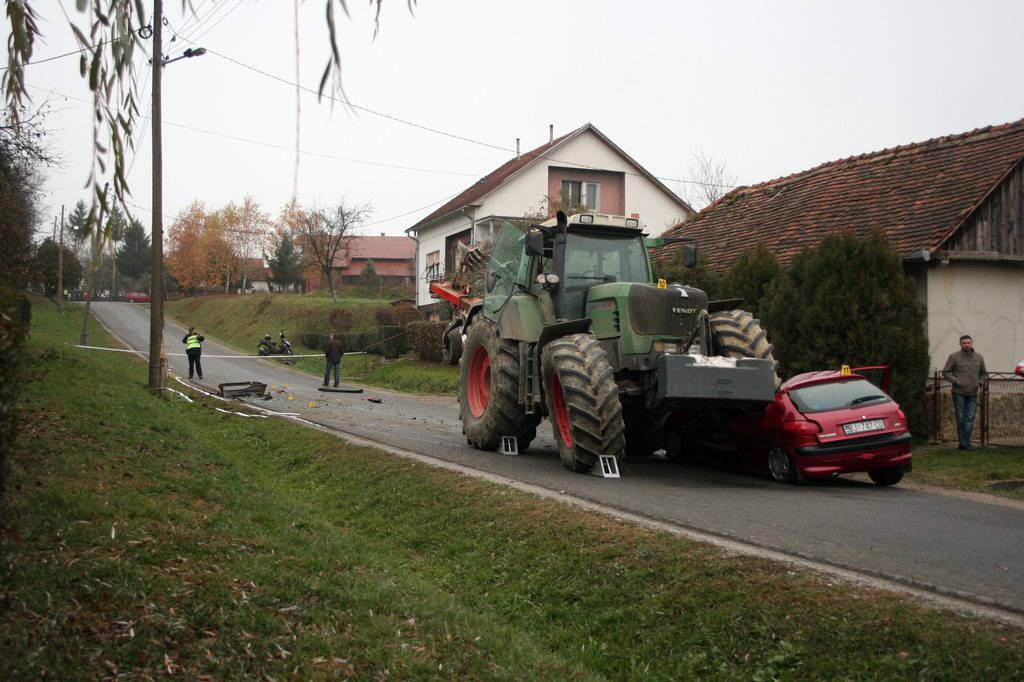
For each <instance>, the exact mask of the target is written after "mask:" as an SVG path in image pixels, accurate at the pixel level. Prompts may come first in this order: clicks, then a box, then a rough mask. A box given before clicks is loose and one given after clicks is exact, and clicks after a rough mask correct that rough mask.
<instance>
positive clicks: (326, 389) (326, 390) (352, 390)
mask: <svg viewBox="0 0 1024 682" xmlns="http://www.w3.org/2000/svg"><path fill="white" fill-rule="evenodd" d="M316 390H318V391H323V392H324V393H362V392H363V389H361V388H348V387H344V386H342V387H340V388H339V387H337V386H320V387H318V388H317V389H316Z"/></svg>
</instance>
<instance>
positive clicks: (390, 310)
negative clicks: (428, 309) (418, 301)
mask: <svg viewBox="0 0 1024 682" xmlns="http://www.w3.org/2000/svg"><path fill="white" fill-rule="evenodd" d="M373 314H374V317H375V318H376V319H377V324H379V325H398V326H400V327H404V326H405V325H407V324H409V323H410V322H416V321H417V320H419V319H421V316H420V311H419V310H417V309H416V306H414V305H410V304H409V303H402V304H400V305H393V306H387V307H386V308H377V310H376V311H374V313H373Z"/></svg>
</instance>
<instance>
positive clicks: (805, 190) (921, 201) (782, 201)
mask: <svg viewBox="0 0 1024 682" xmlns="http://www.w3.org/2000/svg"><path fill="white" fill-rule="evenodd" d="M1022 158H1024V119H1022V120H1020V121H1016V122H1014V123H1007V124H1004V125H998V126H989V127H987V128H980V129H978V130H972V131H971V132H968V133H962V134H960V135H949V136H947V137H939V138H935V139H932V140H928V141H926V142H920V143H916V144H908V145H904V146H902V147H894V148H892V149H883V150H882V151H879V152H873V153H870V154H862V155H860V156H853V157H850V158H848V159H841V160H839V161H832V162H829V163H824V164H822V165H820V166H817V167H816V168H812V169H810V170H807V171H803V172H802V173H796V174H794V175H789V176H786V177H783V178H779V179H777V180H770V181H768V182H764V183H761V184H758V185H753V186H751V187H739V188H737V189H735V190H733V191H731V192H729V193H728V194H726V195H725V196H723V197H722V198H720V199H719V200H718V201H716V202H715V203H713V204H711V205H710V206H708V207H707V208H705V209H704V210H703V211H701V212H700V213H698V214H697V216H696V217H695V218H693V219H691V220H689V221H687V222H685V223H682V224H680V225H677V226H676V227H674V228H673V229H672V230H669V231H668V232H666V233H665V234H664V235H663V236H665V237H670V236H686V237H695V238H696V239H697V240H698V246H699V248H700V250H701V252H702V253H703V254H704V255H705V256H706V257H707V259H708V262H709V264H710V265H711V267H713V268H715V269H719V270H721V269H726V268H729V267H731V266H732V264H733V263H734V262H735V260H736V258H737V256H738V255H739V254H740V253H741V252H742V251H743V250H744V249H745V248H747V247H748V246H752V245H754V244H756V243H757V242H762V243H764V244H765V245H766V246H767V247H768V248H769V249H770V250H771V251H772V252H774V253H775V255H776V256H778V258H779V260H780V261H781V262H783V263H788V262H789V261H790V260H791V259H792V258H793V256H794V255H796V254H797V253H799V252H800V251H802V250H804V249H806V248H808V247H811V246H814V245H816V244H817V243H818V242H820V241H821V239H822V238H823V237H825V236H826V235H830V234H838V233H842V232H847V231H852V232H853V233H855V234H857V235H858V236H866V235H868V234H870V233H871V232H873V231H875V230H881V231H882V232H883V233H885V234H886V235H887V236H888V238H889V241H890V243H891V244H892V245H893V247H894V248H896V249H897V250H898V251H899V252H900V253H901V254H902V255H903V256H904V257H906V256H909V255H911V254H913V253H916V252H919V251H923V250H927V251H929V252H930V251H935V250H936V249H938V248H939V247H940V246H941V245H942V243H943V242H944V241H946V239H948V238H949V237H950V236H951V235H952V234H953V233H954V232H955V231H956V229H957V228H958V227H959V226H960V225H961V223H963V221H964V220H965V219H966V218H968V217H969V216H970V214H971V212H972V211H973V210H974V209H975V207H977V206H978V204H980V203H981V202H982V200H984V199H985V197H986V196H987V195H988V193H989V192H990V191H992V190H993V189H994V188H995V187H996V186H997V185H998V184H999V182H1000V180H1002V179H1003V178H1004V177H1005V176H1006V174H1007V173H1009V172H1010V171H1011V170H1012V169H1013V168H1015V167H1016V165H1017V164H1018V163H1019V162H1020V161H1021V159H1022ZM676 248H678V246H667V247H663V248H662V249H659V250H658V251H657V252H656V253H655V254H654V257H655V258H658V259H661V258H666V257H670V256H671V255H673V253H674V250H675V249H676Z"/></svg>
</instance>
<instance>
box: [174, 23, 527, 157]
mask: <svg viewBox="0 0 1024 682" xmlns="http://www.w3.org/2000/svg"><path fill="white" fill-rule="evenodd" d="M184 40H185V41H186V42H189V43H192V44H193V45H196V43H193V42H192V41H191V40H188V39H184ZM206 51H207V52H209V53H210V54H214V55H217V56H218V57H220V58H221V59H224V60H226V61H229V62H231V63H233V64H235V65H237V66H241V67H242V68H244V69H249V70H250V71H254V72H256V73H258V74H260V75H262V76H265V77H267V78H271V79H273V80H276V81H278V82H280V83H284V84H285V85H289V86H291V87H293V88H298V89H300V90H304V91H305V92H308V93H310V94H313V95H316V96H317V97H323V98H324V99H328V100H331V101H333V102H338V103H339V104H344V105H345V106H348V107H351V108H353V109H356V110H359V111H365V112H366V113H368V114H373V115H374V116H380V117H381V118H386V119H388V120H389V121H394V122H396V123H401V124H403V125H407V126H411V127H413V128H419V129H420V130H426V131H427V132H431V133H434V134H436V135H443V136H445V137H450V138H453V139H456V140H462V141H463V142H470V143H472V144H476V145H480V146H481V147H489V148H491V149H497V150H499V151H503V152H508V151H512V150H510V149H508V148H506V147H501V146H499V145H496V144H491V143H489V142H483V141H481V140H474V139H473V138H471V137H465V136H463V135H456V134H455V133H449V132H447V131H444V130H438V129H437V128H431V127H430V126H427V125H423V124H421V123H416V122H414V121H409V120H407V119H404V118H400V117H398V116H392V115H391V114H386V113H384V112H382V111H377V110H375V109H371V108H369V107H364V106H361V105H359V104H356V103H354V102H352V101H351V100H349V99H344V98H341V97H334V96H332V95H327V94H321V93H320V92H318V91H317V90H314V89H312V88H307V87H305V86H304V85H300V84H299V83H295V82H293V81H290V80H288V79H286V78H281V77H280V76H275V75H274V74H272V73H268V72H267V71H263V70H262V69H258V68H256V67H255V66H250V65H249V64H246V63H245V62H241V61H239V60H237V59H234V58H233V57H229V56H227V55H226V54H222V53H220V52H217V51H216V50H213V49H211V48H206Z"/></svg>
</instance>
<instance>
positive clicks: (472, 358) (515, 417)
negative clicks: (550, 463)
mask: <svg viewBox="0 0 1024 682" xmlns="http://www.w3.org/2000/svg"><path fill="white" fill-rule="evenodd" d="M459 374H460V380H459V410H460V412H461V418H462V428H463V431H464V432H465V434H466V442H468V443H469V444H470V445H472V446H473V447H475V448H477V449H480V450H496V449H497V448H498V445H499V444H500V443H501V437H502V436H515V438H516V445H517V447H518V450H519V452H522V451H524V450H526V448H527V447H529V445H530V442H531V441H532V440H533V439H534V438H536V436H537V424H538V423H539V422H540V415H532V414H526V413H525V412H524V411H523V408H522V406H521V405H520V404H519V401H518V398H519V346H518V344H517V343H516V342H515V341H503V340H502V339H500V338H499V337H498V333H497V330H496V329H495V328H494V325H493V324H491V323H489V322H487V321H484V320H479V321H477V322H474V323H473V324H472V325H471V326H470V328H469V333H468V334H467V335H466V344H465V350H464V352H463V358H462V366H461V368H460V372H459Z"/></svg>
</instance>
